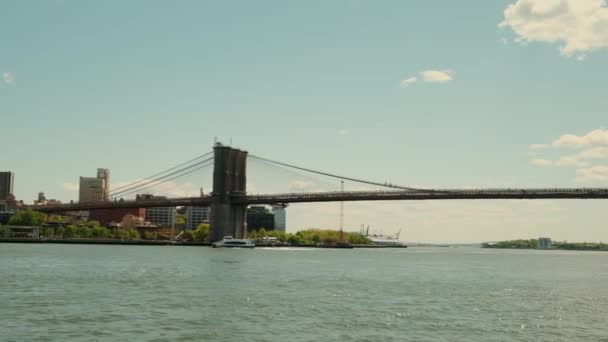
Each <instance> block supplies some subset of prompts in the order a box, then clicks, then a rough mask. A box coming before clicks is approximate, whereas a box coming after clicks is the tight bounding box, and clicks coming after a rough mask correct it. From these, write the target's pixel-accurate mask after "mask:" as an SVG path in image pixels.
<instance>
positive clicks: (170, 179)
mask: <svg viewBox="0 0 608 342" xmlns="http://www.w3.org/2000/svg"><path fill="white" fill-rule="evenodd" d="M211 159H213V158H210V159H207V161H209V160H211ZM212 165H213V163H208V164H206V165H203V166H201V167H198V168H196V169H194V170H191V171H188V172H186V173H183V174H181V175H177V176H175V177H171V178H169V179H165V180H163V181H162V182H159V183H156V184H152V185H150V186H147V187H144V188H140V189H136V190H133V191H129V192H127V193H124V194H122V195H121V196H127V195H131V194H134V193H136V192H140V191H142V190H146V189H149V188H153V187H155V186H157V185H160V184H163V183H166V182H169V181H172V180H174V179H177V178H180V177H184V176H187V175H189V174H191V173H194V172H196V171H198V170H201V169H204V168H206V167H209V166H212Z"/></svg>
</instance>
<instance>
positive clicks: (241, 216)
mask: <svg viewBox="0 0 608 342" xmlns="http://www.w3.org/2000/svg"><path fill="white" fill-rule="evenodd" d="M250 159H255V160H259V161H263V162H265V163H270V164H274V165H279V166H282V167H285V168H290V169H294V170H298V171H301V172H307V173H312V174H317V175H322V176H327V177H332V178H336V179H340V180H342V181H350V182H354V183H360V184H366V185H372V186H375V187H380V188H384V189H386V190H380V191H331V192H299V193H278V194H251V193H247V161H248V160H250ZM195 161H196V162H195V163H194V164H192V163H190V164H189V165H188V166H185V167H183V166H184V165H187V164H188V162H187V163H184V164H180V165H178V166H176V167H174V168H171V169H169V170H165V171H164V172H161V173H159V174H156V175H153V176H150V177H148V178H144V179H142V180H139V181H136V182H133V183H131V184H128V185H125V186H122V187H120V188H117V189H115V190H114V191H113V193H114V197H119V196H125V195H129V194H132V193H133V192H136V191H141V190H143V189H146V186H153V185H158V184H161V183H164V182H168V181H171V180H173V179H175V178H178V177H182V176H184V175H187V174H190V173H193V172H195V171H197V170H199V169H202V168H205V167H210V166H213V190H212V192H211V193H210V194H209V195H201V196H197V197H181V198H158V199H156V198H155V199H152V200H147V201H143V202H142V201H135V200H123V199H122V198H121V199H118V198H116V199H115V200H108V201H92V202H79V203H69V204H62V205H54V206H40V205H37V206H35V207H32V208H33V209H35V210H37V211H41V212H45V213H60V212H70V211H86V210H96V209H109V210H111V209H124V208H152V207H175V206H210V207H211V222H210V223H211V233H210V236H209V238H210V240H212V241H216V240H220V239H222V238H223V237H224V236H227V235H232V236H235V237H239V238H240V237H243V236H245V235H246V233H247V232H246V225H245V217H246V211H247V207H248V205H251V204H269V205H270V204H288V203H305V202H347V201H393V200H399V201H404V200H410V201H412V200H416V201H418V200H473V199H478V200H483V199H485V200H489V199H521V200H524V199H528V200H533V199H608V188H528V189H526V188H496V189H432V188H418V187H407V186H400V185H395V184H390V183H382V182H375V181H369V180H364V179H357V178H352V177H346V176H343V175H336V174H333V173H328V172H322V171H316V170H312V169H308V168H305V167H301V166H296V165H292V164H288V163H284V162H280V161H275V160H271V159H267V158H264V157H260V156H256V155H253V154H249V153H248V152H246V151H243V150H240V149H236V148H233V147H230V146H225V145H222V144H220V143H216V145H215V146H214V148H213V151H212V152H209V153H206V154H204V155H201V156H199V157H197V158H196V159H195Z"/></svg>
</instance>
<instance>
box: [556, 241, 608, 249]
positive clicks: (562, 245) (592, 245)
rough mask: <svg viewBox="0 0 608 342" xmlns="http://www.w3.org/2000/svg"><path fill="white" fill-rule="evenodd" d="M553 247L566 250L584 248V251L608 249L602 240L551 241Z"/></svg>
mask: <svg viewBox="0 0 608 342" xmlns="http://www.w3.org/2000/svg"><path fill="white" fill-rule="evenodd" d="M553 248H556V249H568V250H581V251H582V250H584V251H605V250H608V245H607V244H605V243H602V242H599V243H596V242H567V241H562V242H558V241H553Z"/></svg>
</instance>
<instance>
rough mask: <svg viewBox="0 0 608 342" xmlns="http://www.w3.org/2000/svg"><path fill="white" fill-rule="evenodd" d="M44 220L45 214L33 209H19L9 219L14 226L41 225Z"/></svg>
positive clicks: (9, 222)
mask: <svg viewBox="0 0 608 342" xmlns="http://www.w3.org/2000/svg"><path fill="white" fill-rule="evenodd" d="M43 222H44V215H43V214H42V213H39V212H37V211H33V210H19V211H17V212H16V213H15V214H13V216H11V218H10V219H9V221H8V224H9V225H13V226H40V225H41V224H42V223H43Z"/></svg>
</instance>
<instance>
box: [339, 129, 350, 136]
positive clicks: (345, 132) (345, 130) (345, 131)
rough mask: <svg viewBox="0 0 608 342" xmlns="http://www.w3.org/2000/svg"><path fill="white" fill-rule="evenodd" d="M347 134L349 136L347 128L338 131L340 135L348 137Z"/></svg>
mask: <svg viewBox="0 0 608 342" xmlns="http://www.w3.org/2000/svg"><path fill="white" fill-rule="evenodd" d="M347 134H348V130H347V129H345V128H343V129H341V130H339V131H338V135H347Z"/></svg>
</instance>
